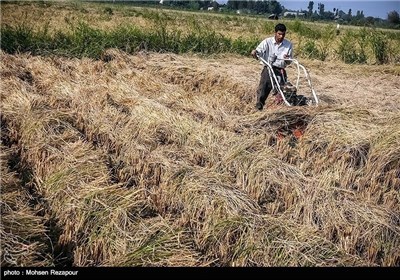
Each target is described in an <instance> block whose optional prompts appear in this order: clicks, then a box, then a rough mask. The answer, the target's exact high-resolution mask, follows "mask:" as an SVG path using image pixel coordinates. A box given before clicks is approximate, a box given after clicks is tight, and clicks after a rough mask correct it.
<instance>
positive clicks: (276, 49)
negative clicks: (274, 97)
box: [251, 23, 293, 110]
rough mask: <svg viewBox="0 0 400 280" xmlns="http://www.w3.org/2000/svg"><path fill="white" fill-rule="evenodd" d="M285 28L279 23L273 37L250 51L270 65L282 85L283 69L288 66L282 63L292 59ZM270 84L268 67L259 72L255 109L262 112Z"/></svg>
mask: <svg viewBox="0 0 400 280" xmlns="http://www.w3.org/2000/svg"><path fill="white" fill-rule="evenodd" d="M285 35H286V26H285V25H284V24H282V23H279V24H277V25H276V26H275V35H274V36H273V37H269V38H266V39H264V40H263V41H262V42H261V43H260V44H259V45H258V46H257V48H256V49H254V50H252V51H251V55H252V56H253V57H254V58H256V59H257V54H258V55H259V56H261V57H262V58H264V59H265V60H266V61H268V63H270V64H271V66H272V68H273V70H274V73H275V75H277V78H278V79H279V81H280V83H281V84H283V83H284V82H285V81H286V79H287V76H286V71H285V67H286V66H287V65H289V64H290V62H288V61H284V59H286V58H292V53H293V47H292V43H291V42H290V41H288V40H286V39H285ZM271 89H272V84H271V78H270V75H269V71H268V67H267V66H264V68H263V70H262V72H261V78H260V84H259V86H258V89H257V103H256V108H257V109H258V110H262V109H263V107H264V105H265V100H267V97H268V95H269V93H270V92H271Z"/></svg>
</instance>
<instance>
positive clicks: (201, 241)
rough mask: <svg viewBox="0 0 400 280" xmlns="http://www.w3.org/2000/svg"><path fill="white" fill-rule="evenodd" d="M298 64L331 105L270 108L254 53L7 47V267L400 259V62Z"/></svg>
mask: <svg viewBox="0 0 400 280" xmlns="http://www.w3.org/2000/svg"><path fill="white" fill-rule="evenodd" d="M9 5H10V6H9ZM31 5H33V6H31ZM54 5H55V4H52V5H50V7H48V6H46V5H45V4H43V3H42V4H40V3H39V4H38V3H36V4H35V3H33V4H32V3H29V5H28V4H26V3H25V5H20V4H18V5H17V4H13V3H11V4H7V5H4V4H3V3H2V7H1V8H2V9H1V10H2V11H1V13H2V25H3V23H8V24H11V23H13V22H16V21H18V20H19V19H21V17H14V18H12V17H11V15H10V13H6V11H11V8H13V7H14V13H16V14H18V13H21V14H23V13H24V12H26V11H27V7H30V8H32V7H34V9H31V10H32V11H35V12H32V13H31V14H30V16H32V17H34V16H35V15H36V14H37V13H40V12H41V13H43V14H44V15H45V18H47V19H48V21H49V22H50V25H49V28H50V29H51V22H52V20H53V18H52V16H51V14H46V13H47V12H48V11H49V10H48V9H52V8H54ZM60 5H61V4H60ZM62 5H65V6H57V7H58V8H59V13H69V14H68V15H69V17H73V15H74V14H75V13H76V14H79V13H78V12H79V11H82V9H84V10H85V11H87V13H86V12H85V13H84V14H90V12H91V10H92V9H98V10H100V11H102V9H104V8H103V7H102V6H101V7H100V8H96V7H97V6H95V5H94V4H90V5H89V4H87V5H88V6H85V5H84V6H79V5H77V4H76V3H75V4H68V3H63V4H62ZM15 7H17V8H15ZM60 7H61V8H60ZM36 9H37V11H36ZM119 9H120V10H118V9H116V8H114V11H115V12H114V14H113V17H114V16H115V14H118V12H120V13H124V9H123V8H122V7H121V8H119ZM129 11H130V10H127V11H125V13H128V12H129ZM158 12H159V11H154V13H155V14H156V13H158ZM165 13H166V12H165ZM171 13H178V12H173V11H171ZM179 15H180V14H179ZM190 15H191V14H190ZM181 16H182V17H185V18H186V17H188V16H184V15H181ZM171 17H172V16H171ZM189 17H192V20H194V21H195V20H196V16H189ZM88 18H90V19H91V20H93V23H90V24H92V25H93V26H94V25H96V24H98V26H100V27H99V28H104V26H103V27H102V23H101V20H100V19H96V18H95V17H88ZM138 19H139V21H142V23H143V27H141V28H147V25H146V24H147V23H146V20H145V19H144V18H143V16H138ZM118 20H123V18H120V17H118ZM118 20H117V22H118ZM242 20H243V21H245V20H247V19H245V18H243V19H242ZM249 20H250V19H249ZM257 20H258V19H257ZM109 22H113V21H111V20H110V21H109ZM273 23H274V22H272V23H271V24H273ZM110 24H111V23H110ZM221 24H222V23H221ZM268 24H269V23H268ZM36 28H39V27H35V30H36ZM238 28H239V27H238ZM39 29H40V28H39ZM231 32H234V31H232V30H231ZM255 34H257V36H262V31H256V33H255ZM295 41H296V40H295ZM296 42H297V41H296ZM299 60H300V61H301V62H302V63H303V64H304V65H305V66H306V67H307V69H308V70H309V71H310V75H311V78H312V81H313V84H314V88H315V90H316V93H317V95H318V97H319V99H320V105H319V106H317V107H311V106H305V107H285V106H282V105H276V104H274V102H273V101H274V99H273V97H272V96H270V97H269V98H268V100H269V103H268V106H267V107H266V108H265V109H264V110H263V111H257V110H256V109H255V108H254V105H255V98H256V93H255V92H256V88H257V85H258V81H259V75H260V72H261V67H262V66H261V65H260V64H259V63H258V62H257V61H255V60H254V59H252V58H250V57H249V56H243V55H240V54H238V53H226V52H222V53H216V54H210V55H204V54H203V53H200V54H198V53H192V52H188V53H173V52H155V51H152V50H149V49H137V50H135V51H131V52H129V51H126V50H121V49H118V48H106V49H104V50H101V52H100V53H99V56H98V57H85V56H82V57H78V56H76V57H73V56H63V55H54V54H50V55H45V54H33V53H30V52H15V53H9V52H6V51H4V50H3V49H2V50H1V52H0V77H1V87H0V96H1V154H0V159H1V240H2V242H1V248H0V249H1V266H2V267H8V266H17V267H24V266H39V267H40V266H42V267H48V266H59V267H60V266H62V267H72V266H74V267H78V266H79V267H88V266H89V267H93V266H96V267H99V266H117V267H133V266H146V267H148V266H190V267H193V266H195V267H199V266H206V267H210V266H212V267H214V266H217V267H225V266H229V267H231V266H246V267H247V266H251V267H253V266H318V267H319V266H393V267H395V266H397V267H398V266H399V265H400V249H399V248H400V214H399V213H400V203H399V202H400V114H399V112H400V95H399V92H400V79H399V73H400V69H399V67H400V66H399V65H398V64H396V62H395V61H394V60H390V61H388V63H385V64H377V63H373V62H370V63H366V64H347V63H344V62H343V61H341V60H340V59H335V58H334V57H331V58H330V59H327V60H324V61H321V60H319V59H312V58H309V57H305V56H299ZM293 76H294V73H293V69H289V78H290V77H293ZM305 89H306V88H305V87H302V88H301V90H305ZM298 130H300V131H301V134H300V135H298V134H296V133H295V132H296V131H298Z"/></svg>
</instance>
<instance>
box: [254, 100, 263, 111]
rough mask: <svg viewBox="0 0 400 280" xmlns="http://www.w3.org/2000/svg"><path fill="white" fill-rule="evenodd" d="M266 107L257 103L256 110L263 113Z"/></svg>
mask: <svg viewBox="0 0 400 280" xmlns="http://www.w3.org/2000/svg"><path fill="white" fill-rule="evenodd" d="M263 107H264V105H263V104H262V103H261V102H257V103H256V108H257V110H259V111H261V110H262V109H263Z"/></svg>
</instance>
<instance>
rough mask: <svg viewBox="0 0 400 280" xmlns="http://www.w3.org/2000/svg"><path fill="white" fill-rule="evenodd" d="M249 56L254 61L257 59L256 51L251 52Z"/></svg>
mask: <svg viewBox="0 0 400 280" xmlns="http://www.w3.org/2000/svg"><path fill="white" fill-rule="evenodd" d="M251 56H252V57H254V58H255V59H258V57H257V51H256V50H252V51H251Z"/></svg>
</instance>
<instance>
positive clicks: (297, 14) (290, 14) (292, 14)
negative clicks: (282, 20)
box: [283, 12, 306, 17]
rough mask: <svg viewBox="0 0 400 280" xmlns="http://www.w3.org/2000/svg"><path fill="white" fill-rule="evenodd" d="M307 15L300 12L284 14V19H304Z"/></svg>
mask: <svg viewBox="0 0 400 280" xmlns="http://www.w3.org/2000/svg"><path fill="white" fill-rule="evenodd" d="M305 15H306V14H305V13H299V12H284V13H283V16H284V17H304V16H305Z"/></svg>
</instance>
